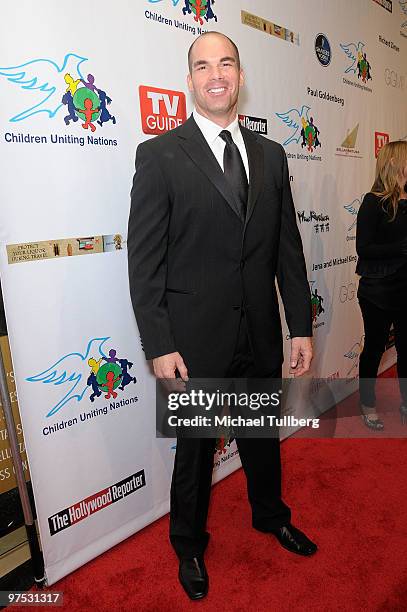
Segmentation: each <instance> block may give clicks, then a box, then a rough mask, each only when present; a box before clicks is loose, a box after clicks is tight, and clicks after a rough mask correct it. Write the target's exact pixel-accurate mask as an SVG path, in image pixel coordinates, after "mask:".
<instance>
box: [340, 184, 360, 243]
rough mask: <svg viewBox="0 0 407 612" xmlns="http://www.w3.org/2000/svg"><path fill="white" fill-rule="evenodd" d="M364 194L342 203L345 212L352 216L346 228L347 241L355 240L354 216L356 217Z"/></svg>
mask: <svg viewBox="0 0 407 612" xmlns="http://www.w3.org/2000/svg"><path fill="white" fill-rule="evenodd" d="M364 195H365V194H364V193H362V195H361V196H360V198H355V199H354V200H352V202H350V203H349V204H345V205H344V209H345V210H346V212H347V213H349V214H350V215H352V217H353V220H352V222H351V224H350V225H349V227H348V229H347V236H346V241H347V242H349V240H356V218H357V214H358V211H359V208H360V205H361V203H362V200H363V198H364Z"/></svg>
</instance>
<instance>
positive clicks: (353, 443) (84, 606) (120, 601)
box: [21, 391, 407, 612]
mask: <svg viewBox="0 0 407 612" xmlns="http://www.w3.org/2000/svg"><path fill="white" fill-rule="evenodd" d="M396 397H397V393H396V391H394V397H393V401H392V402H391V403H394V410H396V407H397V406H396V404H397V399H396ZM353 401H356V400H355V399H354V400H353ZM388 405H389V404H388ZM393 416H394V418H396V416H398V415H396V414H394V415H392V417H393ZM349 418H350V419H351V421H352V423H353V422H354V421H355V419H357V424H356V421H355V424H354V426H355V427H359V428H360V431H361V435H364V434H365V431H364V427H363V425H361V424H360V417H359V418H357V417H349ZM389 418H390V416H389V413H386V415H385V420H389ZM341 427H342V425H341ZM347 427H349V424H348V425H347ZM374 435H376V438H377V439H334V440H332V439H328V440H324V439H301V438H300V437H298V438H291V439H289V440H287V441H285V442H284V443H283V445H282V456H283V462H284V466H285V472H284V473H285V481H284V498H285V500H286V501H287V502H288V503H289V504H290V506H291V507H292V509H293V523H294V524H295V525H297V526H298V527H300V528H302V529H304V531H305V532H306V533H307V534H308V535H309V536H310V537H311V538H313V539H314V540H315V541H316V542H317V543H318V545H319V548H320V550H319V552H318V553H317V554H316V555H315V556H314V557H311V558H302V557H297V556H296V555H293V554H291V553H289V552H287V551H285V550H283V549H282V548H281V547H280V546H279V544H278V543H277V541H276V540H274V538H273V537H272V536H268V535H266V534H261V533H258V532H256V531H254V530H253V529H252V527H251V524H250V510H249V505H248V502H247V498H246V490H245V479H244V475H243V472H242V470H239V471H238V472H235V473H234V474H232V475H231V476H229V477H228V478H226V479H225V480H223V481H222V482H220V483H219V484H217V485H216V486H215V487H214V489H213V495H212V503H211V509H210V516H209V526H208V527H209V531H210V532H211V534H212V538H211V540H210V543H209V546H208V549H207V554H206V565H207V568H208V572H209V576H210V592H209V595H208V596H207V598H206V599H204V600H202V601H199V602H190V601H189V600H188V598H187V596H186V595H185V594H184V592H183V590H182V588H181V587H180V586H179V584H178V580H177V570H178V564H177V559H176V557H175V554H174V553H173V551H172V549H171V547H170V545H169V542H168V538H167V531H168V516H166V517H164V518H162V519H161V520H159V521H157V522H156V523H154V524H153V525H149V526H148V527H147V528H145V529H144V530H143V531H141V532H139V533H137V534H135V535H134V536H133V537H131V538H129V539H128V540H126V541H125V542H123V543H121V544H119V545H117V546H116V547H115V548H113V549H112V550H110V551H108V552H107V553H105V554H104V555H102V556H100V557H98V558H97V559H95V560H93V561H92V562H90V563H88V564H87V565H86V566H84V567H82V568H80V569H79V570H77V571H76V572H74V573H73V574H71V575H69V576H67V577H66V578H65V579H63V580H61V581H60V582H58V583H57V584H55V585H53V587H51V589H50V590H53V589H54V590H60V591H63V592H64V609H66V610H69V611H70V612H76V611H80V612H83V611H85V610H92V609H97V610H142V611H152V612H153V611H154V612H155V611H164V610H165V611H166V610H171V611H177V610H192V609H199V610H211V611H213V610H219V611H220V612H229V611H230V612H232V611H233V612H235V611H236V612H237V611H242V612H243V611H246V610H248V609H250V610H256V611H262V612H263V611H269V610H276V611H288V610H290V611H292V610H295V611H297V610H298V611H300V610H301V611H313V612H314V611H317V610H322V611H329V612H331V611H336V610H338V611H339V610H341V611H348V610H349V611H355V612H356V611H359V610H367V611H373V610H374V611H383V612H384V611H386V612H387V611H402V610H403V611H405V610H406V609H407V554H406V545H407V500H406V485H407V461H406V460H405V459H406V451H407V440H406V439H386V438H384V437H383V434H374ZM21 609H23V608H21Z"/></svg>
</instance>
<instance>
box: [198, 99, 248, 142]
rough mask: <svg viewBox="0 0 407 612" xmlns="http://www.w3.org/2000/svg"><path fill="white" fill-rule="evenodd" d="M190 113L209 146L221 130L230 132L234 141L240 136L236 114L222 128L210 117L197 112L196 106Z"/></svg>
mask: <svg viewBox="0 0 407 612" xmlns="http://www.w3.org/2000/svg"><path fill="white" fill-rule="evenodd" d="M192 114H193V116H194V119H195V122H196V123H197V125H198V127H199V129H200V130H201V132H202V134H203V135H204V137H205V140H206V141H207V143H208V144H209V145H210V146H211V145H213V144H214V142H215V140H216V139H217V137H218V136H219V134H220V133H221V131H222V130H228V131H229V132H230V133H231V135H232V138H233V140H234V141H235V142H236V141H237V140H239V139H240V138H241V131H240V127H239V120H238V117H237V115H236V117H235V119H234V120H233V121H232V123H230V124H229V125H228V126H227V127H225V128H222V127H221V126H220V125H218V124H217V123H214V122H213V121H211V120H210V119H207V118H206V117H204V116H203V115H201V114H200V113H198V111H197V110H196V108H194V110H193V113H192Z"/></svg>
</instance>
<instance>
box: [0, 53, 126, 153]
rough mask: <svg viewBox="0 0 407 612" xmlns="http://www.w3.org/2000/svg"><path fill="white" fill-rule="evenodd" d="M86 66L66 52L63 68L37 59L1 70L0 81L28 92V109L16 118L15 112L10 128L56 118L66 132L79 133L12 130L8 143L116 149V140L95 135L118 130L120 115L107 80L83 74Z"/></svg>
mask: <svg viewBox="0 0 407 612" xmlns="http://www.w3.org/2000/svg"><path fill="white" fill-rule="evenodd" d="M87 61H88V58H86V57H83V56H81V55H77V54H76V53H67V54H66V55H65V57H64V59H63V60H62V62H60V63H59V64H58V63H57V62H55V61H54V60H52V59H48V58H38V59H34V60H28V61H26V62H24V63H22V64H18V65H16V66H6V67H2V68H0V77H5V79H7V81H8V82H9V83H11V85H12V86H13V87H20V88H21V89H23V90H24V97H22V99H24V100H25V103H24V107H25V108H23V109H21V107H20V108H19V109H18V112H17V113H16V112H15V111H16V109H13V110H12V114H11V116H10V117H9V122H10V123H12V124H22V125H24V124H27V123H28V124H29V125H31V126H32V125H34V124H35V119H36V118H37V117H36V115H41V117H42V118H43V117H47V119H49V120H52V119H57V120H58V122H59V123H58V125H59V126H61V125H64V124H65V131H66V130H67V129H68V130H70V131H71V130H75V131H76V134H72V133H69V134H67V133H64V134H61V133H57V132H56V133H52V134H41V135H39V134H36V135H33V134H30V133H27V132H23V131H21V132H18V133H16V132H12V131H9V132H6V133H5V134H4V140H5V142H7V143H13V144H16V143H20V144H41V145H43V144H75V145H80V146H82V147H83V146H85V145H103V146H117V140H116V139H112V138H104V137H103V136H94V135H93V134H94V132H97V131H99V130H100V128H105V126H106V124H111V125H115V124H116V114H115V113H114V112H113V110H112V98H111V97H110V95H109V94H108V93H107V92H106V88H105V85H104V83H103V80H102V82H100V81H99V75H96V76H95V74H94V73H88V74H87V75H85V74H84V72H85V71H84V67H85V66H84V65H86V64H85V63H86V62H87ZM113 106H114V105H113ZM13 113H15V114H13ZM23 122H24V123H23ZM54 123H55V122H54V121H53V122H52V124H54ZM84 130H86V132H84ZM85 134H86V136H85Z"/></svg>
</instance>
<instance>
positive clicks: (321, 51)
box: [314, 34, 332, 67]
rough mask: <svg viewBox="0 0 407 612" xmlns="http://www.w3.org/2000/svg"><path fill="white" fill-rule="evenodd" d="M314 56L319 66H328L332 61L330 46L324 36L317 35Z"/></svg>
mask: <svg viewBox="0 0 407 612" xmlns="http://www.w3.org/2000/svg"><path fill="white" fill-rule="evenodd" d="M314 48H315V55H316V56H317V60H318V61H319V63H320V64H321V66H324V67H326V66H329V64H330V63H331V59H332V52H331V45H330V44H329V40H328V39H327V37H326V36H325V34H317V36H316V38H315V44H314Z"/></svg>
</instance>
